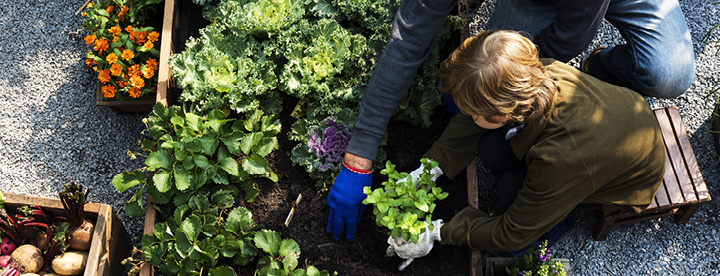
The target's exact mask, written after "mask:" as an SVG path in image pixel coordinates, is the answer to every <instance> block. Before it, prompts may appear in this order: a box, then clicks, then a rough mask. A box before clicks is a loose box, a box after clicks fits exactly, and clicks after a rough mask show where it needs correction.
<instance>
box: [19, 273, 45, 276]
mask: <svg viewBox="0 0 720 276" xmlns="http://www.w3.org/2000/svg"><path fill="white" fill-rule="evenodd" d="M20 276H40V274H37V273H23V274H20Z"/></svg>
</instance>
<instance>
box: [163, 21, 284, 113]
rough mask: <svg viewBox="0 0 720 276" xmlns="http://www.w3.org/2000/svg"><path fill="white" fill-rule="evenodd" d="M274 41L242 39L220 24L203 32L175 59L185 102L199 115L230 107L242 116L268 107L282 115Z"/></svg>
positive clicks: (174, 72) (173, 64) (171, 61)
mask: <svg viewBox="0 0 720 276" xmlns="http://www.w3.org/2000/svg"><path fill="white" fill-rule="evenodd" d="M273 52H274V48H273V45H272V43H271V41H269V40H264V41H259V40H256V39H255V38H254V37H253V36H246V37H242V38H239V37H236V36H234V35H231V34H228V33H227V31H223V29H222V28H220V27H218V26H208V27H206V28H204V29H201V30H200V37H199V38H192V37H191V38H190V39H189V40H188V41H187V43H186V49H185V51H183V52H182V53H179V54H175V55H173V56H172V57H171V58H170V66H171V68H172V74H173V76H174V77H175V79H176V81H177V84H178V85H179V86H180V87H182V88H184V91H183V93H182V94H181V95H180V101H181V102H184V103H189V104H190V105H191V106H192V107H194V109H195V110H197V111H201V112H202V111H207V110H212V109H217V108H223V107H226V106H227V107H229V108H230V109H232V110H234V111H236V112H238V113H246V112H249V111H253V110H256V109H260V108H262V109H264V110H266V111H268V112H269V113H273V114H275V113H279V106H280V103H279V102H280V95H277V91H276V90H275V88H276V86H277V77H276V76H275V72H274V68H275V67H276V65H275V63H274V62H273V60H272V59H271V58H270V57H271V56H272V55H273Z"/></svg>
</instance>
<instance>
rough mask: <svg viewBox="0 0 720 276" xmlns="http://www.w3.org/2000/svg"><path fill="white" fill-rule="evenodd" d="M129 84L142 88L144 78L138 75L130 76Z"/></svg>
mask: <svg viewBox="0 0 720 276" xmlns="http://www.w3.org/2000/svg"><path fill="white" fill-rule="evenodd" d="M130 86H132V87H137V88H143V87H144V86H145V80H143V78H142V77H140V76H132V78H130Z"/></svg>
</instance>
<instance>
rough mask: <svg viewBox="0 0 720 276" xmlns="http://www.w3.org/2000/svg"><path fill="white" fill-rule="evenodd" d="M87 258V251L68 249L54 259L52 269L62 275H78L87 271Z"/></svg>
mask: <svg viewBox="0 0 720 276" xmlns="http://www.w3.org/2000/svg"><path fill="white" fill-rule="evenodd" d="M87 259H88V253H87V252H86V251H68V252H65V253H63V254H62V255H58V256H57V257H55V259H53V261H52V269H53V271H55V273H57V274H60V275H78V274H80V273H82V272H83V271H85V263H86V262H87Z"/></svg>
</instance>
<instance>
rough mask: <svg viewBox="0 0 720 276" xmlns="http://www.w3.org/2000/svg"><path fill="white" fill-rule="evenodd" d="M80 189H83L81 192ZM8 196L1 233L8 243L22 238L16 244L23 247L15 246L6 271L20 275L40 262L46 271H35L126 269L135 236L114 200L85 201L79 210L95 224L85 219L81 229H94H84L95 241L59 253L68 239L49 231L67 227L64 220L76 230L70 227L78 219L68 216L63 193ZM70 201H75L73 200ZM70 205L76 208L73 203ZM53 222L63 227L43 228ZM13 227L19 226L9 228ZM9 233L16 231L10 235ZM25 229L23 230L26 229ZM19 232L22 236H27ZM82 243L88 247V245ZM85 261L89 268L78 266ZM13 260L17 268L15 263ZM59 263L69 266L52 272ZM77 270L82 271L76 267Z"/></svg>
mask: <svg viewBox="0 0 720 276" xmlns="http://www.w3.org/2000/svg"><path fill="white" fill-rule="evenodd" d="M71 185H74V184H71ZM79 189H81V187H79ZM79 189H78V191H81V190H79ZM81 193H82V192H81ZM3 195H4V198H5V203H4V204H3V205H4V211H5V212H6V213H5V214H6V215H5V214H2V220H3V221H4V222H0V228H2V230H3V233H2V234H1V235H2V237H3V241H2V245H3V246H5V245H6V244H8V243H9V241H11V240H16V241H18V242H17V243H22V244H14V243H13V245H12V247H16V249H15V250H14V251H18V250H19V251H22V252H17V253H15V252H14V251H13V253H14V254H12V255H11V256H12V259H9V260H8V261H7V263H10V264H9V266H8V267H6V268H5V269H4V270H3V271H2V272H1V273H0V275H20V274H22V273H21V272H31V271H32V270H31V269H33V268H30V266H36V267H39V269H40V271H38V272H35V273H41V272H46V273H49V272H54V273H56V274H49V275H84V276H106V275H123V274H125V268H124V266H123V265H122V264H121V262H122V260H123V259H124V258H126V257H128V256H129V255H130V245H131V243H130V237H129V235H128V234H127V231H125V228H124V227H123V225H122V222H121V221H120V219H119V218H118V217H117V216H116V215H115V213H114V212H113V209H112V207H111V206H110V205H107V204H100V203H84V207H83V208H82V211H81V212H77V213H79V214H82V216H83V217H84V219H85V220H86V221H87V222H89V224H86V223H85V222H83V223H82V225H81V226H80V227H78V228H84V229H83V231H85V232H90V233H91V234H90V235H87V233H82V234H80V235H83V236H84V238H81V239H85V240H89V245H87V244H86V243H85V244H81V245H76V244H73V247H75V248H77V247H79V248H81V249H74V248H73V247H68V248H67V249H66V250H65V252H66V253H64V254H62V255H57V256H53V255H55V254H57V253H59V252H60V251H58V250H56V249H55V248H57V247H60V242H57V240H58V239H60V240H64V239H62V238H58V237H57V235H54V234H53V235H52V236H55V237H50V238H47V237H46V236H45V235H44V234H43V232H44V231H45V232H46V233H47V232H51V233H57V232H58V231H59V228H62V227H61V226H59V225H61V222H62V221H67V222H68V223H67V224H66V226H65V227H69V229H70V230H72V229H73V227H72V226H70V225H71V224H72V222H71V219H68V217H69V215H68V211H66V209H65V207H64V206H63V205H64V203H63V201H62V200H60V199H59V198H45V197H37V196H29V195H20V194H12V193H3ZM82 197H84V195H82ZM83 200H84V199H83ZM70 205H72V203H71V204H70ZM23 209H24V210H23ZM77 209H78V208H76V211H77ZM69 210H72V206H71V207H70V208H69ZM23 211H25V212H31V215H27V214H29V213H25V214H23ZM0 212H2V211H0ZM8 218H9V219H8ZM8 221H12V222H13V223H10V225H8V223H7V222H8ZM43 221H45V222H43ZM48 222H49V223H50V224H52V225H57V226H52V227H50V229H51V231H47V230H43V229H47V228H46V227H48V226H45V225H47V224H48ZM8 226H10V227H9V228H13V229H8ZM66 230H67V229H66ZM6 232H9V233H11V234H7V233H6ZM20 232H23V233H22V234H20ZM33 232H34V233H33ZM10 235H14V237H13V239H9V237H10ZM17 235H21V236H22V237H19V236H17ZM67 235H68V239H67V240H66V242H65V243H66V244H67V245H68V246H69V245H70V243H72V241H71V240H72V239H73V238H74V237H73V238H70V237H69V236H71V235H76V234H74V233H71V232H67ZM20 240H24V241H20ZM43 240H44V241H45V242H47V245H41V244H42V243H43ZM43 247H44V248H45V249H44V250H39V248H43ZM82 248H87V249H85V250H82ZM9 249H12V248H9ZM9 249H7V250H6V248H3V250H2V251H3V254H5V253H9V252H8V251H9ZM6 258H7V257H6ZM16 259H26V260H16ZM12 262H16V264H12ZM48 262H50V263H48ZM41 263H42V264H41ZM82 263H84V268H79V269H78V268H77V266H78V265H81V264H82ZM13 265H14V266H15V268H11V266H13ZM23 266H24V267H23ZM73 266H74V268H73ZM20 267H22V268H20ZM54 267H55V268H58V269H60V270H65V271H64V272H63V271H52V269H54ZM73 269H74V270H75V271H76V272H72V270H73ZM23 270H24V271H23ZM33 270H34V269H33ZM25 275H33V274H25Z"/></svg>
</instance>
